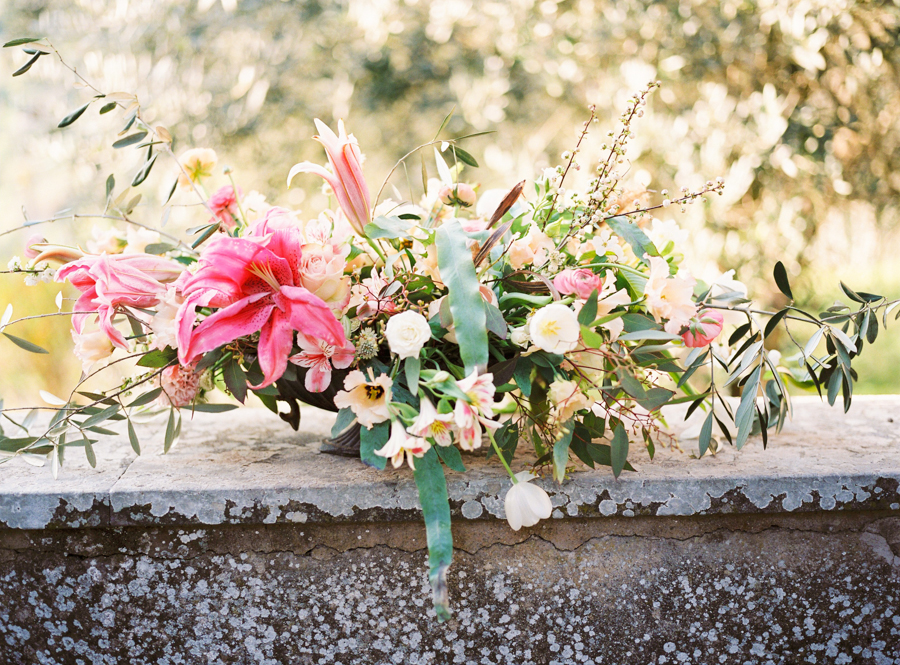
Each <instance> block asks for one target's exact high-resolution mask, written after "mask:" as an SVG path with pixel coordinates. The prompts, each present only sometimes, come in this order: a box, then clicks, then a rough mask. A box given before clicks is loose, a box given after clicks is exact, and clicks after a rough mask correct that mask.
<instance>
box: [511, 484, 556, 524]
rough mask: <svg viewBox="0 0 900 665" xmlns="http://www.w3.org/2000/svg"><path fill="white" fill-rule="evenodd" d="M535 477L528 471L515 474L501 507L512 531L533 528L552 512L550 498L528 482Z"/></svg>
mask: <svg viewBox="0 0 900 665" xmlns="http://www.w3.org/2000/svg"><path fill="white" fill-rule="evenodd" d="M534 478H535V476H534V475H532V473H531V472H530V471H520V472H519V473H517V474H516V480H518V481H519V482H517V483H514V484H513V486H512V487H510V488H509V491H508V492H507V493H506V499H505V500H504V502H503V506H504V508H505V509H506V521H507V522H509V526H510V527H512V530H513V531H518V530H519V529H521V528H522V527H523V526H534V525H535V524H537V523H538V522H539V521H540V520H545V519H547V518H548V517H550V513H552V512H553V504H551V503H550V496H549V495H548V494H547V493H546V492H545V491H544V490H543V489H541V488H540V487H538V486H537V485H532V484H531V482H530V481H532V480H534Z"/></svg>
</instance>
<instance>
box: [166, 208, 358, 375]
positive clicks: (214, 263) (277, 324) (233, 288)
mask: <svg viewBox="0 0 900 665" xmlns="http://www.w3.org/2000/svg"><path fill="white" fill-rule="evenodd" d="M270 221H271V220H270ZM265 226H266V223H265V222H263V223H262V224H260V225H259V227H256V226H252V227H251V229H250V236H249V237H247V238H232V237H230V236H219V237H217V238H214V239H213V240H211V241H210V242H209V244H207V245H206V246H205V247H204V249H203V251H202V253H201V256H200V261H199V262H198V263H199V267H198V269H197V270H196V272H195V273H194V274H190V273H186V274H185V276H184V278H183V279H181V280H179V283H178V286H179V288H180V290H181V293H182V295H183V296H184V304H182V306H181V309H180V310H179V313H178V325H179V330H178V357H179V360H180V361H181V363H182V364H189V363H191V362H193V361H194V360H195V359H196V358H198V357H199V356H201V355H202V354H204V353H206V352H207V351H212V350H213V349H215V348H217V347H219V346H221V345H223V344H227V343H228V342H231V341H233V340H235V339H238V338H239V337H244V336H245V335H251V334H253V333H255V332H259V333H260V335H259V343H258V345H257V349H258V357H259V364H260V368H261V369H262V372H263V382H262V383H261V384H260V385H259V386H258V387H264V386H268V385H270V384H271V383H273V382H274V381H275V380H276V379H278V378H279V377H281V375H282V374H284V370H285V368H286V367H287V362H288V356H290V355H291V348H292V347H293V337H294V331H298V332H302V333H304V334H306V335H309V336H311V337H313V338H315V339H321V340H324V341H325V342H326V343H328V344H331V345H333V346H336V347H343V346H344V345H345V344H346V336H345V334H344V329H343V327H342V326H341V324H340V322H339V321H338V320H337V318H335V316H334V314H333V313H332V311H331V309H330V308H329V307H328V305H327V304H326V303H325V302H324V301H323V300H322V299H321V298H319V297H318V296H316V295H313V294H312V293H311V292H310V291H309V290H308V289H306V288H305V287H303V286H302V282H301V277H300V270H299V266H300V261H301V258H302V253H301V249H300V247H301V244H302V236H301V233H300V229H299V228H297V227H295V226H286V227H284V228H277V229H276V230H272V231H268V230H267V229H266V228H265ZM199 307H211V308H215V309H217V310H218V311H216V312H214V313H213V314H211V315H209V316H207V317H206V318H205V319H204V320H203V321H201V322H200V324H199V325H198V326H197V327H196V328H195V327H194V322H195V319H196V312H197V308H199Z"/></svg>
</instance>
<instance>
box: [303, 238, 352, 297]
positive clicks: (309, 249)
mask: <svg viewBox="0 0 900 665" xmlns="http://www.w3.org/2000/svg"><path fill="white" fill-rule="evenodd" d="M346 266H347V258H346V254H344V253H341V252H335V251H334V247H333V246H332V245H320V244H318V243H307V244H305V245H303V247H302V249H301V255H300V280H301V282H302V284H303V287H304V288H306V289H308V290H309V291H310V292H311V293H313V294H314V295H316V296H318V297H319V298H321V299H322V300H324V301H325V302H326V303H327V304H328V306H329V307H331V309H332V310H337V311H339V312H340V311H343V309H344V308H345V307H346V306H347V303H348V302H349V301H350V277H349V276H345V275H344V268H346Z"/></svg>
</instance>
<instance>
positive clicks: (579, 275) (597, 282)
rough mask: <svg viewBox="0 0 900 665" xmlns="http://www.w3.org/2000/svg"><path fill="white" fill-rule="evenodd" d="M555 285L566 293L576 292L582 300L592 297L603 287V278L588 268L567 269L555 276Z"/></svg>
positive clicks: (561, 291)
mask: <svg viewBox="0 0 900 665" xmlns="http://www.w3.org/2000/svg"><path fill="white" fill-rule="evenodd" d="M553 286H555V287H556V290H557V291H559V292H560V293H562V294H564V295H569V294H572V293H574V294H575V295H576V296H578V297H579V298H581V299H582V300H587V299H588V298H590V296H591V294H592V293H593V292H594V291H598V292H599V291H600V289H601V288H602V287H603V278H602V277H600V275H595V274H594V273H593V272H591V271H590V270H588V269H587V268H580V269H578V270H572V269H566V270H563V271H562V272H561V273H559V274H558V275H557V276H556V277H554V278H553Z"/></svg>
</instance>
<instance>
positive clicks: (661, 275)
mask: <svg viewBox="0 0 900 665" xmlns="http://www.w3.org/2000/svg"><path fill="white" fill-rule="evenodd" d="M649 261H650V274H649V275H648V276H647V285H646V286H645V287H644V294H645V295H646V296H647V309H648V310H649V311H650V313H651V314H652V315H653V318H654V319H656V320H657V322H662V321H663V320H666V325H665V329H666V332H668V333H672V334H673V335H677V334H679V333H680V332H681V329H682V328H683V327H684V326H686V325H688V322H689V321H690V320H691V319H692V318H693V317H694V315H695V314H696V313H697V306H696V305H695V304H694V299H693V296H694V284H695V281H694V279H693V278H690V277H680V276H675V277H670V276H669V264H668V263H667V262H666V260H665V259H663V258H660V257H658V256H651V257H649Z"/></svg>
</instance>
